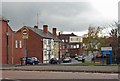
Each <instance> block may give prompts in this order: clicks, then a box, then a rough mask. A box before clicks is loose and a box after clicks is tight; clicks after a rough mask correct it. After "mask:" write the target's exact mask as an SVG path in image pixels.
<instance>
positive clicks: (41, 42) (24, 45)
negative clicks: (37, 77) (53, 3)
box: [14, 25, 59, 64]
mask: <svg viewBox="0 0 120 81" xmlns="http://www.w3.org/2000/svg"><path fill="white" fill-rule="evenodd" d="M23 28H27V29H28V39H23V38H22V35H21V32H22V29H23ZM14 37H15V38H14V43H15V46H14V49H15V50H14V56H15V57H17V58H15V59H14V60H15V61H14V62H15V64H19V63H20V58H22V57H25V56H27V57H37V58H38V59H39V60H40V62H41V63H48V62H49V60H50V59H51V58H53V57H58V56H59V55H58V54H59V52H56V50H57V49H58V48H57V49H55V47H56V42H57V43H58V44H57V47H58V45H59V39H58V38H56V37H55V36H54V35H53V34H52V33H50V32H49V31H48V25H43V30H41V29H38V27H37V26H35V27H28V26H24V27H22V28H21V29H20V30H18V31H17V32H16V33H15V36H14ZM56 39H57V40H56ZM25 50H26V55H25ZM57 51H59V50H57ZM18 53H19V54H18Z"/></svg>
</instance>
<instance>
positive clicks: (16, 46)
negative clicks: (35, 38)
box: [15, 40, 18, 48]
mask: <svg viewBox="0 0 120 81" xmlns="http://www.w3.org/2000/svg"><path fill="white" fill-rule="evenodd" d="M15 48H18V41H17V40H15Z"/></svg>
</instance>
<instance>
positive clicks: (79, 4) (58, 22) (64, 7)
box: [0, 0, 119, 36]
mask: <svg viewBox="0 0 120 81" xmlns="http://www.w3.org/2000/svg"><path fill="white" fill-rule="evenodd" d="M56 1H57V0H56ZM56 1H55V0H51V1H48V0H44V1H43V0H40V1H38V0H29V1H25V0H24V1H22V0H21V1H20V0H18V2H15V1H14V0H9V1H8V0H4V1H2V14H0V15H2V16H3V17H5V18H7V19H8V20H10V22H9V25H10V26H11V28H12V29H13V30H14V31H16V30H18V29H20V28H21V27H22V26H24V25H26V26H31V27H33V26H35V25H37V21H38V23H39V24H38V26H39V28H40V29H42V26H43V25H44V24H47V25H48V26H49V31H51V30H52V28H53V27H56V28H57V30H58V31H63V32H64V33H71V32H74V33H75V34H78V35H79V36H81V35H83V34H86V33H87V30H88V27H89V26H92V27H98V26H101V27H106V28H108V26H109V24H111V23H114V21H118V1H119V0H84V1H83V0H80V1H78V0H69V1H68V0H58V1H57V2H56ZM37 14H38V15H37ZM108 29H109V28H108ZM108 29H105V30H108ZM106 33H107V32H104V34H106Z"/></svg>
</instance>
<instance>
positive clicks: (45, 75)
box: [1, 70, 118, 79]
mask: <svg viewBox="0 0 120 81" xmlns="http://www.w3.org/2000/svg"><path fill="white" fill-rule="evenodd" d="M1 78H3V79H5V78H9V79H118V74H112V73H84V72H48V71H46V72H45V71H44V72H43V71H12V70H5V71H2V77H1Z"/></svg>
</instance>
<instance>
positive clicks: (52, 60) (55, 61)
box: [49, 58, 59, 64]
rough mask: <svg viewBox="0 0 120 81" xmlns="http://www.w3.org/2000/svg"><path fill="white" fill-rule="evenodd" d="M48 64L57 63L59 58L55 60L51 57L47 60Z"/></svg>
mask: <svg viewBox="0 0 120 81" xmlns="http://www.w3.org/2000/svg"><path fill="white" fill-rule="evenodd" d="M49 63H50V64H58V63H59V60H57V59H56V58H51V59H50V61H49Z"/></svg>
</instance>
